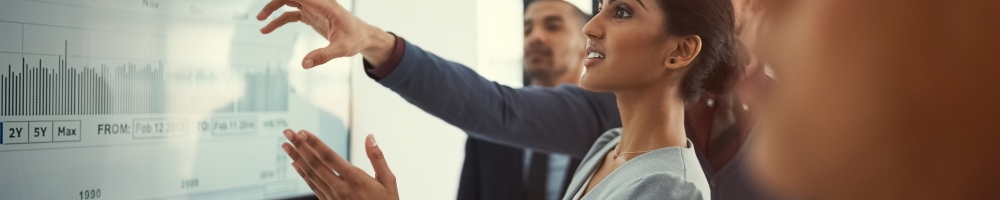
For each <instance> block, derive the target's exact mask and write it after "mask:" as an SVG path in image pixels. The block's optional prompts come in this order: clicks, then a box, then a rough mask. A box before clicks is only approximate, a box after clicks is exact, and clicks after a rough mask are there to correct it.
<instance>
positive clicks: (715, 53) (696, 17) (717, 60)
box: [660, 0, 747, 103]
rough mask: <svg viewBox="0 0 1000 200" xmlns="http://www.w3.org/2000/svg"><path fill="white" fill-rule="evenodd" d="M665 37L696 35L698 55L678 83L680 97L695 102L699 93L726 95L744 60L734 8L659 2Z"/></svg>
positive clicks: (720, 1) (695, 1) (697, 0)
mask: <svg viewBox="0 0 1000 200" xmlns="http://www.w3.org/2000/svg"><path fill="white" fill-rule="evenodd" d="M660 2H661V3H660V5H661V7H662V9H663V12H664V13H665V16H666V20H665V21H666V26H665V27H664V28H665V29H666V33H668V34H671V35H698V36H699V37H701V41H702V45H701V52H700V53H699V54H698V56H697V57H695V60H694V61H693V62H691V64H690V66H691V69H690V70H689V71H688V73H687V74H686V75H684V79H683V80H682V81H681V86H680V96H681V99H684V101H685V102H689V103H690V102H694V101H697V100H698V98H700V97H701V93H702V92H705V91H708V92H711V93H715V94H721V93H725V92H728V91H729V90H730V89H731V88H732V86H733V85H734V84H735V82H736V80H737V79H738V78H739V77H740V76H741V75H742V74H743V68H744V66H745V65H746V60H747V59H746V58H744V52H743V47H742V45H741V44H740V43H739V42H738V41H737V40H736V38H735V37H734V34H735V30H734V29H735V27H734V21H735V19H734V17H735V16H734V14H733V4H732V2H731V1H730V0H661V1H660Z"/></svg>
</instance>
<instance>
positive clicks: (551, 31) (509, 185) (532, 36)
mask: <svg viewBox="0 0 1000 200" xmlns="http://www.w3.org/2000/svg"><path fill="white" fill-rule="evenodd" d="M525 5H526V9H525V13H524V71H525V75H526V76H525V84H526V85H529V86H539V87H555V86H558V85H561V84H573V85H575V84H577V83H578V82H579V79H580V75H581V73H582V72H583V65H582V60H583V58H584V57H585V56H586V49H585V48H586V38H585V37H583V35H581V34H580V31H579V30H581V29H582V28H583V25H584V24H585V23H586V22H587V21H589V18H590V16H588V15H587V14H585V13H583V12H582V11H581V10H580V9H579V8H577V7H576V6H574V5H572V4H570V3H567V2H565V1H561V0H539V1H526V2H525ZM579 163H580V158H574V157H572V156H569V155H566V154H550V153H544V152H539V151H533V150H528V149H522V148H518V147H511V146H507V145H503V144H497V143H494V142H489V141H484V140H481V139H476V138H473V137H469V139H468V140H467V141H466V143H465V162H464V164H463V166H462V176H461V182H460V185H459V192H458V199H504V200H506V199H533V200H534V199H538V200H542V199H559V198H561V197H562V194H563V192H564V191H565V189H566V184H567V183H568V180H569V177H571V176H570V175H572V174H573V173H574V172H575V170H576V167H577V165H579Z"/></svg>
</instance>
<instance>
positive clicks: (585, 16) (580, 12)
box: [524, 0, 593, 25]
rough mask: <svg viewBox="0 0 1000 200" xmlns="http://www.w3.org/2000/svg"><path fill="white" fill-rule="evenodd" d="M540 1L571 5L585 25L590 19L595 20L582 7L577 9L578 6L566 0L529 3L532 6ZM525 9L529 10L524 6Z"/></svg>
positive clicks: (536, 0)
mask: <svg viewBox="0 0 1000 200" xmlns="http://www.w3.org/2000/svg"><path fill="white" fill-rule="evenodd" d="M540 1H558V2H562V3H564V4H566V5H569V6H570V7H572V8H573V11H574V12H575V14H576V16H577V17H579V19H580V22H581V23H583V24H587V22H590V18H593V16H591V15H588V14H587V13H584V12H583V10H580V7H576V5H573V4H572V3H569V2H566V1H564V0H534V1H531V3H528V5H531V4H533V3H535V2H540ZM524 8H525V9H528V6H524ZM583 24H581V25H583Z"/></svg>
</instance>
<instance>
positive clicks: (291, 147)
mask: <svg viewBox="0 0 1000 200" xmlns="http://www.w3.org/2000/svg"><path fill="white" fill-rule="evenodd" d="M284 133H285V137H286V138H288V140H289V141H290V142H291V143H287V142H286V143H284V144H282V145H281V148H282V149H284V150H285V152H286V153H288V156H289V157H291V158H292V161H293V162H292V166H293V167H294V168H295V171H297V172H298V173H299V175H300V176H302V178H303V179H305V181H306V183H307V184H308V185H309V188H311V189H312V190H313V192H315V193H316V196H317V197H319V198H320V199H324V200H326V199H379V200H382V199H399V191H398V190H397V189H396V176H395V175H393V174H392V171H390V170H389V165H388V164H386V162H385V157H384V156H383V155H382V150H381V149H380V148H379V147H378V144H376V143H375V137H374V136H372V135H368V138H367V139H366V141H365V151H366V152H367V153H368V159H370V160H371V163H372V167H373V168H374V169H375V177H371V176H369V175H368V174H367V173H365V172H364V171H363V170H361V169H359V168H357V167H355V166H354V165H351V163H350V162H348V161H347V160H344V158H342V157H340V155H337V153H336V152H333V150H331V149H330V147H328V146H326V144H324V143H323V142H322V141H320V140H319V138H318V137H316V135H313V134H312V133H309V132H308V131H305V130H302V131H299V132H298V133H296V132H294V131H292V130H285V131H284Z"/></svg>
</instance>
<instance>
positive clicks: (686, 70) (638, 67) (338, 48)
mask: <svg viewBox="0 0 1000 200" xmlns="http://www.w3.org/2000/svg"><path fill="white" fill-rule="evenodd" d="M604 3H607V5H606V6H604V4H602V8H601V12H600V13H599V14H598V15H597V16H595V18H594V19H593V20H592V21H591V22H590V23H588V24H587V25H586V26H585V28H584V34H585V35H586V36H587V37H588V38H589V39H590V41H589V42H588V43H589V49H588V54H589V56H588V59H587V60H586V61H585V65H586V66H587V68H588V70H587V73H586V74H585V75H584V77H583V79H582V85H583V86H584V87H585V88H588V89H590V90H594V91H602V92H613V93H615V94H616V96H617V100H618V105H619V106H618V107H619V109H620V110H621V115H622V121H623V124H624V125H623V128H621V129H613V130H611V131H608V132H607V133H605V134H604V135H603V136H602V137H601V139H599V140H598V142H597V143H595V144H594V146H593V147H592V148H591V150H590V153H588V156H587V157H586V159H585V160H584V163H583V164H582V165H581V166H580V170H579V171H578V173H577V174H576V175H575V177H574V179H573V182H572V184H571V185H570V189H569V192H567V194H566V195H565V196H564V198H565V199H635V198H657V199H661V198H670V199H709V198H710V197H709V187H708V184H707V181H706V180H705V177H704V173H703V172H702V171H701V169H702V168H701V166H700V165H699V164H698V160H697V158H696V156H695V153H694V150H693V146H692V144H691V143H690V142H689V141H688V140H687V138H686V137H685V129H684V107H685V104H687V103H690V102H693V101H695V100H696V99H697V98H698V97H699V95H700V93H701V92H703V91H711V92H717V93H722V92H725V90H728V89H729V87H730V84H731V82H732V81H731V80H732V79H734V78H735V77H737V76H738V74H739V73H738V69H739V67H738V66H742V63H740V62H739V61H740V60H739V59H737V55H736V53H735V51H734V49H737V48H736V47H737V43H736V42H735V39H734V38H733V32H734V31H733V29H734V28H733V8H732V4H731V3H730V1H729V0H671V1H655V0H646V1H642V0H609V1H607V2H604ZM283 5H290V6H293V7H298V8H300V11H295V12H289V13H286V14H284V15H282V16H281V17H279V18H277V19H275V20H274V21H273V22H272V23H271V24H269V25H268V26H266V27H264V29H262V31H263V32H265V33H267V32H270V31H273V30H274V29H276V28H277V27H279V26H281V25H283V24H286V23H289V22H293V21H303V22H305V23H307V24H310V25H311V26H313V28H315V29H316V30H317V31H319V32H320V33H321V34H323V35H325V36H327V37H328V39H329V40H330V41H331V44H330V46H328V47H326V48H323V49H319V50H316V51H314V52H312V53H310V54H309V55H307V57H306V58H305V60H304V62H303V66H304V67H306V68H309V67H312V66H315V65H316V64H321V63H324V62H326V61H328V60H329V59H332V58H336V57H343V56H350V55H353V54H356V53H359V52H360V53H362V54H363V55H364V57H365V59H366V61H368V62H371V63H372V64H373V65H374V66H379V65H381V64H383V63H387V62H392V61H390V60H389V59H388V58H390V57H392V56H391V54H392V52H393V49H394V48H396V47H398V46H397V45H398V42H394V41H396V39H395V37H394V36H392V35H390V34H387V33H384V32H382V31H381V30H379V29H378V28H375V27H372V26H370V25H367V24H365V23H364V22H362V21H360V20H358V19H357V18H355V17H354V16H351V15H350V13H348V12H347V11H346V10H344V9H343V8H341V7H340V6H339V5H337V4H336V2H333V1H321V0H315V1H312V0H290V1H280V0H278V1H274V2H272V4H269V5H268V6H267V7H265V9H264V10H263V11H262V13H261V14H260V15H259V16H258V19H263V18H266V17H267V16H268V15H270V14H271V12H273V11H274V10H276V9H277V8H279V7H281V6H283ZM332 27H336V28H332ZM285 134H286V137H288V138H289V140H290V141H291V142H292V143H293V144H294V145H289V144H285V145H283V148H285V149H286V151H288V153H289V155H290V157H292V159H293V160H295V162H294V164H293V165H294V166H295V168H296V169H297V170H299V171H300V173H302V175H303V178H305V179H306V180H307V183H309V185H310V187H312V188H313V190H314V191H316V192H317V195H318V196H320V197H321V198H329V199H368V198H377V199H383V198H386V199H391V198H398V195H397V194H396V188H395V180H394V177H393V176H392V175H391V171H389V170H388V167H387V166H386V164H385V160H384V158H383V157H382V155H381V151H380V150H379V149H378V147H377V145H375V142H374V139H373V138H372V137H371V136H369V137H368V139H367V140H368V142H367V143H366V144H367V147H368V151H369V152H368V153H369V158H370V159H371V160H372V162H373V166H374V168H375V171H376V178H377V179H378V180H379V181H375V180H373V179H371V178H370V177H368V176H366V174H365V175H362V174H364V172H361V171H360V170H358V169H357V168H356V167H353V166H351V165H350V164H349V163H347V162H346V161H344V160H343V159H341V158H339V157H338V156H337V155H336V154H335V153H333V152H332V151H330V150H329V148H326V146H325V145H323V144H322V142H319V141H318V139H316V138H315V136H313V135H311V134H309V133H308V132H304V131H303V132H300V133H298V134H296V133H293V132H292V131H286V132H285ZM331 169H332V170H333V171H335V172H332V171H331Z"/></svg>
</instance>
